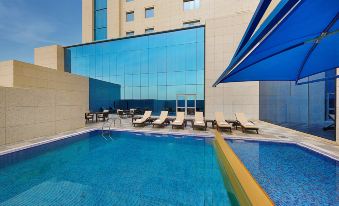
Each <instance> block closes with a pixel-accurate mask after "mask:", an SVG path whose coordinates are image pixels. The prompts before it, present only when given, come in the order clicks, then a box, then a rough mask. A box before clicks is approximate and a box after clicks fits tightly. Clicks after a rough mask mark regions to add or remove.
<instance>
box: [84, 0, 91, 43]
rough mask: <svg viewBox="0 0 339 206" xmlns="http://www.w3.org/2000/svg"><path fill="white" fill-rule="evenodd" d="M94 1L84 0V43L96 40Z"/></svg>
mask: <svg viewBox="0 0 339 206" xmlns="http://www.w3.org/2000/svg"><path fill="white" fill-rule="evenodd" d="M93 12H94V1H93V0H82V42H83V43H88V42H92V41H93V39H94V13H93Z"/></svg>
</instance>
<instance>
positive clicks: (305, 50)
mask: <svg viewBox="0 0 339 206" xmlns="http://www.w3.org/2000/svg"><path fill="white" fill-rule="evenodd" d="M253 18H257V17H253ZM338 19H339V0H325V1H324V0H285V1H281V2H280V3H279V4H278V6H277V7H276V8H275V9H274V10H273V12H272V13H271V14H270V15H269V17H268V18H267V19H266V20H265V21H264V23H263V24H262V25H261V26H260V28H259V29H258V30H257V32H255V33H254V35H252V37H251V38H250V39H249V40H248V41H246V44H244V42H243V41H242V42H241V44H242V45H241V49H240V50H239V48H238V51H237V53H236V55H235V56H234V57H233V59H232V61H231V63H230V65H229V66H228V68H227V69H226V70H225V71H224V73H223V74H222V75H221V76H220V77H219V78H218V80H217V81H216V82H215V83H214V85H213V86H216V85H218V84H219V83H224V82H242V81H296V82H298V81H299V80H300V79H303V78H305V77H309V76H311V75H314V74H318V73H321V72H325V71H328V70H332V69H335V68H338V67H339V22H338ZM250 26H252V27H253V25H250ZM250 26H249V27H250ZM247 36H248V34H247ZM243 45H244V46H243ZM239 47H240V46H239ZM335 77H336V76H333V77H331V78H335ZM321 80H324V79H317V80H313V81H312V82H314V81H321ZM303 83H305V82H303ZM308 83H309V82H308Z"/></svg>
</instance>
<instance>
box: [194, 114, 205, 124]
mask: <svg viewBox="0 0 339 206" xmlns="http://www.w3.org/2000/svg"><path fill="white" fill-rule="evenodd" d="M194 119H195V121H199V122H203V121H204V113H202V112H195V117H194Z"/></svg>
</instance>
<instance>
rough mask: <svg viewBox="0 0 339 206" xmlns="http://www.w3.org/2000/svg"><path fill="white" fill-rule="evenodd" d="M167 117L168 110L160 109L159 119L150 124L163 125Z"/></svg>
mask: <svg viewBox="0 0 339 206" xmlns="http://www.w3.org/2000/svg"><path fill="white" fill-rule="evenodd" d="M167 117H168V111H161V113H160V117H159V119H157V120H155V121H154V122H153V123H152V124H153V127H154V126H164V125H165V122H166V119H167Z"/></svg>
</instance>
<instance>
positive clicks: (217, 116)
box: [215, 112, 225, 122]
mask: <svg viewBox="0 0 339 206" xmlns="http://www.w3.org/2000/svg"><path fill="white" fill-rule="evenodd" d="M215 120H216V121H217V122H224V121H225V117H224V114H223V113H222V112H216V113H215Z"/></svg>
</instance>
